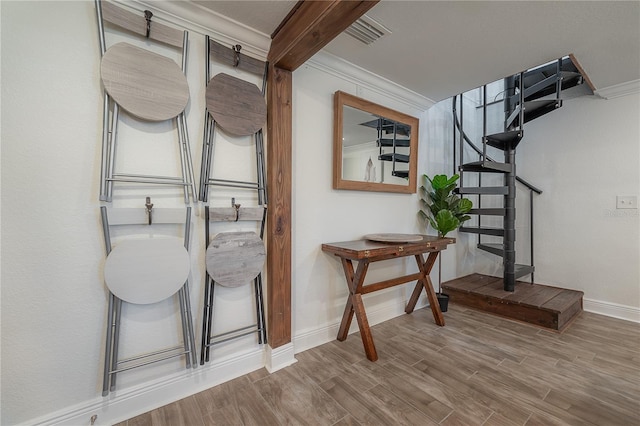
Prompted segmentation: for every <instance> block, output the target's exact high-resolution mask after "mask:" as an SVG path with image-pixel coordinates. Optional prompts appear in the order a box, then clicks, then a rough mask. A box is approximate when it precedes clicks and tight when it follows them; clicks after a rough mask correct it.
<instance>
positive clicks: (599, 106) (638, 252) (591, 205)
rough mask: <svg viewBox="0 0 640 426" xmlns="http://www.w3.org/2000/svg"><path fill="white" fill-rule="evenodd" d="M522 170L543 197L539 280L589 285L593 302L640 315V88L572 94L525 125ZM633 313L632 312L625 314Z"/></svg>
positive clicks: (588, 301) (538, 222) (589, 304)
mask: <svg viewBox="0 0 640 426" xmlns="http://www.w3.org/2000/svg"><path fill="white" fill-rule="evenodd" d="M524 134H525V136H524V139H523V140H522V142H521V143H520V145H519V146H518V152H517V167H518V174H519V175H521V176H523V177H524V178H525V179H527V180H529V181H530V182H532V183H533V184H534V185H536V186H539V188H540V189H542V190H543V191H544V192H543V194H541V195H540V196H538V197H536V200H535V210H534V216H535V227H536V230H535V242H536V248H535V256H536V282H539V283H544V284H549V285H556V286H559V287H565V288H572V289H576V290H582V291H584V293H585V294H584V298H585V309H588V310H593V311H597V312H603V313H607V314H610V315H616V316H623V317H625V316H626V317H627V318H629V319H632V318H635V320H636V321H638V320H640V269H639V268H640V266H639V265H640V262H639V260H640V227H639V221H640V218H639V216H638V210H637V209H632V210H619V209H616V196H617V195H635V196H638V195H640V94H638V93H635V94H631V95H627V96H624V97H620V98H615V99H609V100H604V99H601V98H598V97H596V96H587V97H580V98H576V99H571V100H567V101H565V103H564V106H563V107H562V108H560V109H559V110H557V111H555V112H553V113H551V114H548V115H546V116H544V117H541V118H539V119H537V120H534V121H532V122H530V123H527V124H525V133H524ZM625 312H626V313H628V315H625Z"/></svg>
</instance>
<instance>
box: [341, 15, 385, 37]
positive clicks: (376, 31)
mask: <svg viewBox="0 0 640 426" xmlns="http://www.w3.org/2000/svg"><path fill="white" fill-rule="evenodd" d="M344 32H345V33H347V34H349V35H350V36H351V37H353V38H355V39H358V40H360V41H361V42H363V43H364V44H371V43H373V42H374V41H376V40H377V39H379V38H380V37H382V36H383V35H386V34H391V30H389V29H388V28H387V27H385V26H384V25H382V24H381V23H380V22H378V21H376V20H375V19H373V18H371V17H369V16H367V15H362V17H361V18H360V19H358V20H357V21H355V22H354V23H353V24H351V26H350V27H349V28H347V29H346V30H345V31H344Z"/></svg>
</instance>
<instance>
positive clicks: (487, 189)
mask: <svg viewBox="0 0 640 426" xmlns="http://www.w3.org/2000/svg"><path fill="white" fill-rule="evenodd" d="M454 192H455V193H457V194H485V195H506V194H508V193H509V187H508V186H473V187H458V188H456V189H455V191H454Z"/></svg>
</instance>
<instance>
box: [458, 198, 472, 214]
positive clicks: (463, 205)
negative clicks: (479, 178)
mask: <svg viewBox="0 0 640 426" xmlns="http://www.w3.org/2000/svg"><path fill="white" fill-rule="evenodd" d="M472 208H473V203H472V202H471V200H470V199H468V198H462V199H461V200H460V202H459V203H458V211H459V212H460V213H468V212H469V210H471V209H472Z"/></svg>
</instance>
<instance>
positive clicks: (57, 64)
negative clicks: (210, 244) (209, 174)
mask: <svg viewBox="0 0 640 426" xmlns="http://www.w3.org/2000/svg"><path fill="white" fill-rule="evenodd" d="M132 7H137V8H140V7H141V6H140V5H135V4H133V5H132ZM132 10H133V9H132ZM137 13H140V12H137ZM167 17H168V15H167V14H166V13H162V12H158V11H156V10H155V9H154V20H155V21H156V22H163V21H164V22H166V21H165V19H167ZM172 20H173V21H175V22H174V23H173V24H171V25H174V26H176V24H177V25H183V24H184V25H188V26H189V30H190V54H189V62H188V65H187V70H188V72H187V79H188V81H189V85H190V92H191V99H190V102H189V104H188V106H187V110H186V111H187V117H188V128H189V135H190V139H191V147H192V152H193V156H194V167H195V169H196V179H197V176H198V171H199V163H200V153H201V144H202V136H201V135H202V128H203V122H204V84H205V78H204V57H203V56H204V55H203V52H204V34H205V33H207V34H210V35H212V36H214V39H216V40H217V41H221V42H224V43H225V44H228V45H231V43H232V42H239V43H241V44H243V46H244V49H243V52H248V53H250V54H252V53H253V55H254V56H258V57H260V55H264V54H265V51H264V50H260V49H259V48H258V47H256V46H250V45H247V44H246V43H244V42H243V41H242V40H241V39H237V38H233V37H234V36H235V35H234V34H228V35H226V36H225V35H221V34H219V33H215V32H214V31H213V30H212V31H209V30H206V28H203V27H200V26H198V25H195V24H192V23H187V22H182V21H180V20H178V19H177V18H172ZM232 28H233V27H232ZM237 31H245V32H246V31H247V30H246V29H242V28H240V27H238V30H237ZM242 35H243V36H244V34H242ZM249 36H250V37H249V38H251V37H254V38H256V37H257V38H260V37H263V38H264V39H265V41H266V43H267V46H268V37H266V36H264V35H260V34H258V35H256V34H249ZM225 37H228V38H225ZM122 40H127V41H131V42H132V43H136V44H140V43H139V42H137V41H136V39H135V38H132V37H131V36H129V35H128V34H123V33H121V32H118V31H117V30H114V29H113V28H110V29H107V43H108V45H111V44H113V43H115V42H116V41H122ZM142 44H145V43H144V42H142ZM148 48H150V49H158V50H162V51H163V52H165V51H167V52H168V49H160V48H157V47H152V46H149V47H148ZM171 54H172V57H173V58H174V59H177V58H178V55H176V54H175V52H172V53H171ZM99 65H100V56H99V44H98V31H97V24H96V18H95V9H94V3H93V2H92V1H82V2H79V1H70V2H61V1H56V2H48V1H44V2H2V113H3V114H2V213H3V214H2V243H3V244H2V401H1V408H2V417H1V420H0V423H2V424H16V423H21V422H24V423H29V424H32V423H34V422H38V421H46V422H49V421H56V422H61V423H65V422H66V423H68V424H78V423H83V424H84V423H88V422H89V418H90V416H91V415H92V414H93V413H97V414H99V419H98V424H107V423H108V422H110V421H118V420H122V419H123V418H127V417H131V416H132V415H135V414H136V413H140V412H143V411H146V410H148V409H151V408H154V407H155V406H157V405H159V404H164V403H168V402H171V401H172V400H175V399H176V398H177V397H181V396H184V395H188V394H190V393H194V392H197V391H199V390H202V389H205V388H207V387H210V386H212V385H214V384H216V383H220V382H221V381H224V380H228V379H230V378H232V377H235V376H236V375H238V374H241V373H243V372H248V371H251V370H254V369H257V368H260V367H262V366H263V365H264V348H263V347H262V346H259V345H258V344H257V341H256V340H257V339H256V338H255V336H248V337H245V338H242V339H239V340H236V341H234V342H231V343H228V344H223V345H220V346H216V347H215V348H214V350H213V351H212V359H213V361H212V362H211V363H210V364H208V365H207V366H205V367H199V368H197V369H195V370H191V371H187V370H185V368H184V363H183V362H182V360H181V359H174V360H172V361H167V362H163V363H160V364H156V365H153V366H149V367H146V368H142V369H138V370H132V371H130V372H126V373H123V374H121V375H119V378H118V385H117V390H116V391H115V392H113V393H111V394H110V395H109V396H108V397H106V398H102V397H101V387H102V385H101V375H102V374H101V371H102V362H103V359H104V358H103V356H104V355H103V352H104V349H103V347H104V335H105V320H106V308H107V305H106V301H107V291H106V289H105V286H104V284H103V279H102V268H103V263H104V257H105V255H104V243H103V238H102V232H101V225H100V214H99V206H100V204H101V203H100V202H99V201H98V198H99V197H98V192H99V173H100V143H101V133H102V89H101V84H100V80H99V75H100V74H99ZM221 71H225V72H227V73H230V74H234V73H236V71H235V70H232V69H228V68H224V67H221V66H214V68H213V74H216V73H218V72H221ZM242 77H243V78H250V77H247V76H242ZM120 130H121V132H120V138H119V141H121V144H120V146H119V149H118V158H119V161H118V164H120V165H124V166H125V167H126V170H128V171H130V172H131V171H137V170H140V169H137V170H132V169H131V168H132V167H139V168H141V169H147V168H153V169H154V170H156V171H159V172H161V173H166V174H173V175H176V174H177V173H178V170H179V169H178V165H177V164H178V163H177V162H176V161H174V159H175V158H177V157H176V155H177V154H176V153H177V150H176V148H175V140H176V139H175V132H174V131H173V126H172V125H170V124H167V123H160V124H158V125H148V124H140V123H138V122H135V121H134V120H131V119H129V118H127V117H124V120H123V123H122V125H121V126H120ZM150 134H151V136H149V135H150ZM216 143H217V147H218V150H217V151H216V154H217V157H216V164H215V166H214V167H215V170H217V171H218V172H220V173H221V175H223V176H222V177H227V178H234V177H237V176H236V175H235V173H238V171H239V170H240V172H243V171H247V172H248V173H255V167H254V166H253V164H254V163H253V161H254V160H253V158H252V157H251V155H252V154H251V152H252V151H253V150H252V148H251V147H250V146H249V143H248V140H245V139H242V140H233V141H232V142H230V141H229V139H228V138H226V137H224V136H223V135H220V134H219V135H218V137H217V139H216ZM223 151H224V152H225V153H224V154H222V152H223ZM221 157H222V158H224V159H225V160H224V161H220V159H221ZM234 159H235V160H234ZM120 170H123V169H120ZM218 177H221V176H218ZM120 188H122V187H120ZM146 195H151V197H152V202H153V203H154V206H155V207H156V208H161V207H174V206H184V202H183V201H182V196H181V194H180V192H179V191H176V190H174V189H158V188H156V187H146V186H144V185H142V186H136V187H135V189H131V190H123V189H119V187H116V190H115V195H114V200H113V203H110V206H113V207H132V206H135V207H143V206H144V199H145V196H146ZM233 195H236V196H238V198H239V199H238V202H241V203H242V204H243V205H251V203H252V202H254V200H252V198H251V197H247V196H244V195H242V194H237V193H236V194H234V193H225V194H214V195H212V197H211V205H218V206H220V205H222V206H228V205H229V202H230V196H233ZM193 219H194V226H193V230H192V232H193V234H192V235H193V238H192V243H191V261H192V265H191V266H192V272H191V275H190V282H191V303H192V307H193V315H194V320H195V328H196V340H197V344H198V347H199V342H200V340H199V335H200V329H201V325H200V324H201V319H202V314H201V311H202V301H203V295H202V282H203V273H204V267H203V265H204V250H203V247H204V246H205V244H204V231H203V229H204V226H203V220H202V207H201V206H195V212H194V218H193ZM143 232H145V231H143ZM214 232H216V231H215V229H214ZM253 301H254V298H253V295H252V293H251V290H250V287H248V286H247V287H241V288H238V289H221V288H218V290H217V292H216V304H217V305H216V312H215V320H214V323H215V324H216V325H215V327H216V328H217V329H216V330H215V331H216V332H220V331H226V330H229V329H232V328H235V327H237V326H240V325H246V324H247V323H250V321H251V319H252V317H253V314H252V310H253V306H254V302H253ZM176 305H177V304H176V303H175V301H173V300H169V301H165V302H161V303H158V304H155V305H151V306H133V305H125V308H124V312H123V316H124V320H123V330H122V336H121V356H127V355H131V354H136V353H140V352H147V351H150V350H153V349H157V348H162V347H166V346H173V345H174V344H175V343H177V339H178V336H179V335H180V334H181V333H180V327H179V322H178V319H179V315H178V314H177V306H176ZM234 362H235V364H233V363H234ZM230 363H231V364H232V365H231V366H230ZM52 419H53V420H52ZM80 419H81V420H80Z"/></svg>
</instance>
